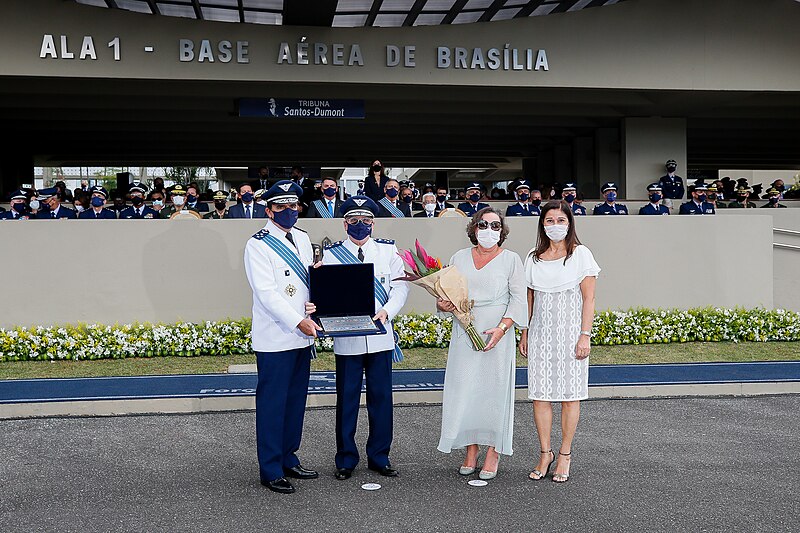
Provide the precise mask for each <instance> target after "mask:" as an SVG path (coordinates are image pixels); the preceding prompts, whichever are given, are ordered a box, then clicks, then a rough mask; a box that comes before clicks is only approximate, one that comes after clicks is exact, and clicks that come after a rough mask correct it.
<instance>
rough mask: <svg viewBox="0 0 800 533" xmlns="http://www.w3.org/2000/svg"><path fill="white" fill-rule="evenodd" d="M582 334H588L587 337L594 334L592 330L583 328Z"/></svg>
mask: <svg viewBox="0 0 800 533" xmlns="http://www.w3.org/2000/svg"><path fill="white" fill-rule="evenodd" d="M581 335H586V336H587V337H591V336H592V332H591V331H586V330H581Z"/></svg>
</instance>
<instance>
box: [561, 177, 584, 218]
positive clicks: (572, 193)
mask: <svg viewBox="0 0 800 533" xmlns="http://www.w3.org/2000/svg"><path fill="white" fill-rule="evenodd" d="M577 194H578V189H577V187H575V184H574V183H565V184H564V188H563V189H561V199H562V200H564V201H565V202H567V205H569V208H570V209H572V214H573V215H585V214H586V208H585V207H583V206H582V205H581V204H580V203H578V202H577V201H576V200H577ZM581 201H582V200H581Z"/></svg>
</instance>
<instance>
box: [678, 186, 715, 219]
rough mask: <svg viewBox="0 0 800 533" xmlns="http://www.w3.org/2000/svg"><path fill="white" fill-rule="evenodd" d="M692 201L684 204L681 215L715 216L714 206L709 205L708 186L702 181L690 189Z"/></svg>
mask: <svg viewBox="0 0 800 533" xmlns="http://www.w3.org/2000/svg"><path fill="white" fill-rule="evenodd" d="M690 189H691V195H692V199H691V200H689V201H688V202H685V203H682V204H681V208H680V211H679V212H678V214H680V215H713V214H714V213H716V211H715V210H714V206H713V205H712V204H710V203H708V201H707V200H708V197H707V193H708V185H706V184H705V183H703V182H702V181H696V182H695V184H694V186H693V187H691V188H690Z"/></svg>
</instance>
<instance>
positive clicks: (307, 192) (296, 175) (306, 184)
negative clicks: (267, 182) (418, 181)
mask: <svg viewBox="0 0 800 533" xmlns="http://www.w3.org/2000/svg"><path fill="white" fill-rule="evenodd" d="M289 179H291V180H292V181H293V182H295V183H296V184H298V185H299V186H300V188H301V189H303V194H301V195H300V203H302V204H303V211H304V212H307V210H308V206H310V205H311V202H313V201H314V200H315V199H316V197H317V196H316V191H315V190H314V180H312V179H310V178H307V177H306V176H305V174H304V173H303V167H300V166H293V167H292V170H291V173H290V174H289Z"/></svg>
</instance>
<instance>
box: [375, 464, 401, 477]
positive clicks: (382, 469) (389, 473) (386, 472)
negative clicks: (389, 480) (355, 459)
mask: <svg viewBox="0 0 800 533" xmlns="http://www.w3.org/2000/svg"><path fill="white" fill-rule="evenodd" d="M368 468H369V469H370V470H372V471H373V472H377V473H379V474H380V475H382V476H385V477H397V476H398V475H399V474H400V473H399V472H398V471H397V470H395V469H394V468H392V467H391V465H386V466H370V467H368Z"/></svg>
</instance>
